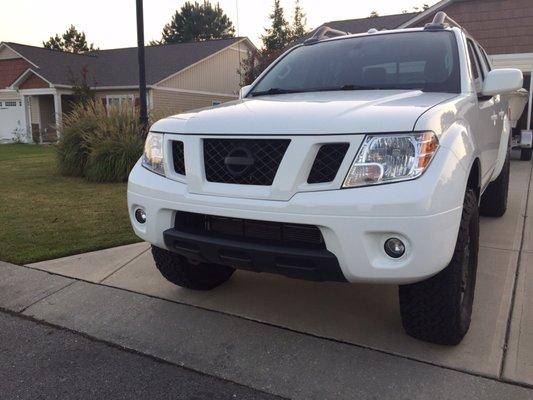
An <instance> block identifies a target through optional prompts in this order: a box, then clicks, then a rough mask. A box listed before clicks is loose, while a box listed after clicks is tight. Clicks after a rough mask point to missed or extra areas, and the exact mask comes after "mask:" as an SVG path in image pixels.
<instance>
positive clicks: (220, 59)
mask: <svg viewBox="0 0 533 400" xmlns="http://www.w3.org/2000/svg"><path fill="white" fill-rule="evenodd" d="M251 50H252V48H251V47H250V46H249V44H248V43H247V41H242V42H240V43H239V44H234V45H232V46H230V47H227V48H226V49H224V50H222V51H221V52H219V53H217V54H215V55H214V56H212V57H210V58H207V59H205V60H203V61H201V62H200V63H198V64H196V65H194V66H193V67H191V68H189V69H186V70H184V71H182V72H180V73H178V74H177V75H174V76H171V77H169V78H167V79H165V80H164V81H162V82H160V83H159V84H158V86H162V87H169V88H175V89H187V90H195V91H202V92H211V93H224V94H229V95H236V94H238V92H239V89H240V87H241V78H240V75H239V74H238V70H239V68H240V65H241V61H242V60H244V59H246V57H247V54H248V51H251Z"/></svg>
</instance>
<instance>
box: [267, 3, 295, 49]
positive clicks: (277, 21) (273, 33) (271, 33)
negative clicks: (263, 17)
mask: <svg viewBox="0 0 533 400" xmlns="http://www.w3.org/2000/svg"><path fill="white" fill-rule="evenodd" d="M279 1H280V0H274V11H272V14H270V15H269V18H270V19H271V20H272V26H271V27H270V28H267V29H266V34H265V35H263V36H261V40H262V41H263V46H264V48H265V49H266V50H269V51H277V50H282V49H284V48H285V47H286V46H287V45H288V44H289V42H290V40H291V37H292V35H291V29H290V27H289V23H288V22H287V20H286V19H285V15H284V12H283V7H281V5H280V4H279Z"/></svg>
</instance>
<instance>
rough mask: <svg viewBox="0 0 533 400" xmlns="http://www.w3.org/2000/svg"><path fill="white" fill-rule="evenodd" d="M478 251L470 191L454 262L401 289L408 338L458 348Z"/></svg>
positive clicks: (471, 298) (467, 319)
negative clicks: (431, 275)
mask: <svg viewBox="0 0 533 400" xmlns="http://www.w3.org/2000/svg"><path fill="white" fill-rule="evenodd" d="M478 248H479V213H478V206H477V196H476V194H475V192H474V190H472V189H470V188H469V189H467V192H466V195H465V200H464V205H463V214H462V217H461V225H460V228H459V235H458V238H457V243H456V245H455V251H454V253H453V257H452V260H451V262H450V264H448V266H447V267H446V268H445V269H444V270H442V271H441V272H439V273H438V274H437V275H435V276H433V277H431V278H429V279H427V280H425V281H423V282H419V283H415V284H411V285H403V286H400V290H399V295H400V312H401V315H402V322H403V327H404V329H405V331H406V332H407V334H408V335H410V336H412V337H414V338H416V339H420V340H424V341H427V342H432V343H437V344H443V345H456V344H458V343H460V342H461V340H462V339H463V338H464V336H465V335H466V333H467V332H468V329H469V327H470V319H471V316H472V306H473V303H474V291H475V286H476V270H477V261H478Z"/></svg>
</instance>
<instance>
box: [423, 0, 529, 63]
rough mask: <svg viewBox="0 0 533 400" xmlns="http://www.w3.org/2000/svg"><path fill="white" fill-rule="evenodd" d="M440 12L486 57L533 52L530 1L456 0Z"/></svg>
mask: <svg viewBox="0 0 533 400" xmlns="http://www.w3.org/2000/svg"><path fill="white" fill-rule="evenodd" d="M443 11H445V12H446V13H447V14H448V15H449V16H450V17H451V18H453V19H454V20H456V21H457V22H459V23H460V24H461V25H462V26H464V28H465V29H466V30H467V31H468V32H469V33H470V34H471V35H472V36H473V37H474V38H475V39H476V40H477V41H478V42H479V43H481V45H482V46H483V47H484V48H485V50H487V53H489V54H509V53H533V0H462V1H461V0H456V1H455V2H454V3H452V4H451V5H449V6H448V7H446V8H445V9H444V10H443ZM432 19H433V15H431V17H430V18H428V19H427V20H424V21H421V22H419V23H418V24H416V25H417V26H424V25H425V24H426V23H428V22H430V21H431V20H432Z"/></svg>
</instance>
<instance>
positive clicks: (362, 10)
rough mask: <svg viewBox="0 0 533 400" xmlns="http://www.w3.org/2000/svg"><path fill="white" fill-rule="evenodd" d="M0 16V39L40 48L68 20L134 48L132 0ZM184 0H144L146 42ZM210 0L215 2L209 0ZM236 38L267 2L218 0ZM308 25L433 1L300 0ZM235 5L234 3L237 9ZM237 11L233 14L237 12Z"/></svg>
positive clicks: (253, 33)
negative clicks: (229, 20)
mask: <svg viewBox="0 0 533 400" xmlns="http://www.w3.org/2000/svg"><path fill="white" fill-rule="evenodd" d="M2 3H3V4H2V13H1V14H0V42H2V41H5V42H17V43H24V44H30V45H36V46H41V45H42V42H43V41H45V40H47V39H48V38H49V37H50V36H52V35H54V34H56V33H63V32H64V31H65V30H66V29H67V28H68V27H69V26H70V24H74V25H75V26H76V27H77V28H78V29H79V30H82V31H84V32H85V33H86V35H87V39H88V40H89V41H90V42H94V44H95V45H96V46H98V47H100V48H101V49H110V48H119V47H132V46H136V43H137V36H136V35H137V34H136V17H135V0H92V1H86V0H83V1H82V0H15V1H3V2H2ZM184 3H185V0H144V23H145V39H146V42H148V41H150V40H151V39H159V38H160V37H161V31H162V29H163V26H164V25H165V24H166V23H167V22H168V21H169V20H170V18H171V16H172V15H173V13H174V12H175V11H176V10H177V9H179V8H180V7H181V6H182V5H183V4H184ZM212 3H215V1H212ZM219 3H220V6H221V7H222V9H223V10H224V11H225V12H226V14H228V16H229V17H230V18H231V20H232V21H233V23H234V25H235V27H236V28H237V31H238V34H239V35H240V36H248V37H249V38H250V39H251V40H252V41H253V42H254V43H255V44H256V45H260V43H261V41H260V36H261V34H262V33H263V32H264V28H265V27H266V26H268V23H269V20H268V15H269V14H270V12H271V11H272V5H273V0H219ZM300 3H301V5H302V7H303V9H304V11H305V12H306V14H307V25H308V27H309V28H314V27H317V26H320V25H321V24H322V23H324V22H327V21H334V20H342V19H353V18H364V17H367V16H369V15H370V13H371V11H374V10H375V11H377V12H378V13H379V14H380V15H386V14H397V13H401V12H402V11H403V10H409V11H412V9H413V7H416V6H418V7H420V6H422V5H423V4H424V3H427V4H429V5H430V6H431V5H433V4H435V3H437V0H371V1H368V0H364V1H361V0H326V1H324V0H300ZM281 4H282V6H283V7H284V10H285V15H286V16H287V18H288V19H290V18H291V17H292V11H293V8H294V0H281ZM237 5H238V7H237ZM237 10H238V12H237Z"/></svg>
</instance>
